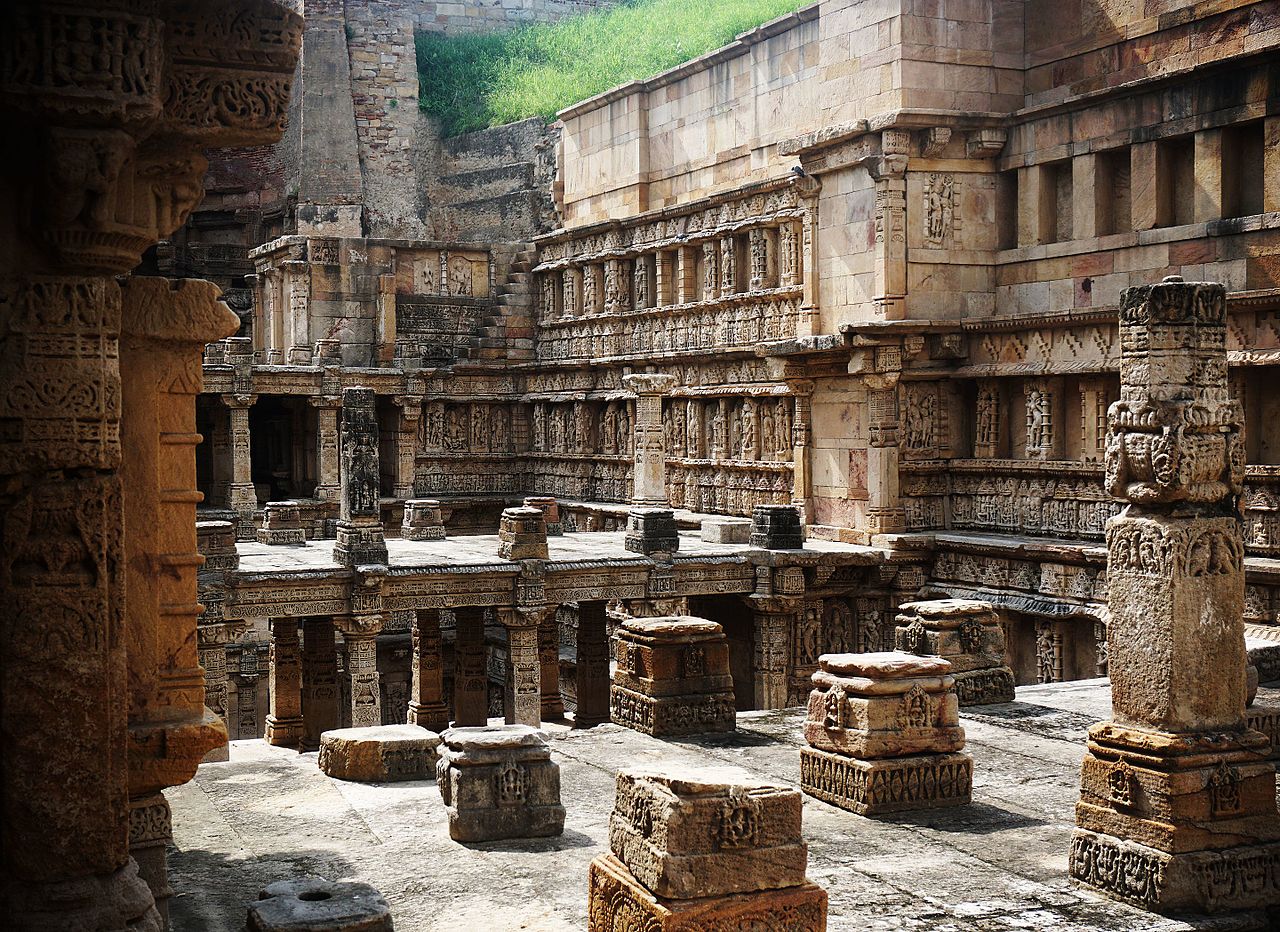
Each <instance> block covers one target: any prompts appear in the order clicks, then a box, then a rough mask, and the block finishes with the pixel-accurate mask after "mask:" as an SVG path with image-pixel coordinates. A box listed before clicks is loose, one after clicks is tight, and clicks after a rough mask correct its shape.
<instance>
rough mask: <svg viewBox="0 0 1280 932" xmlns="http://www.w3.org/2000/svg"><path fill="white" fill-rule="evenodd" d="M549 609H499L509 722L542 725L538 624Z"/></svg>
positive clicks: (509, 723)
mask: <svg viewBox="0 0 1280 932" xmlns="http://www.w3.org/2000/svg"><path fill="white" fill-rule="evenodd" d="M547 611H548V608H545V607H544V608H543V609H541V610H539V611H525V610H521V609H499V610H498V614H499V616H500V617H501V619H502V624H503V627H505V628H506V629H507V657H508V661H507V662H508V664H509V669H508V671H507V675H508V676H510V677H511V683H512V694H513V701H512V707H511V711H510V713H509V714H508V716H507V719H508V720H507V724H508V725H532V726H533V727H534V728H536V727H538V726H539V725H541V724H542V684H541V679H542V677H541V666H540V659H539V657H538V624H539V621H540V620H541V618H542V617H543V616H544V615H545V614H546V612H547Z"/></svg>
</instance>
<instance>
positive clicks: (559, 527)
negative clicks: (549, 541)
mask: <svg viewBox="0 0 1280 932" xmlns="http://www.w3.org/2000/svg"><path fill="white" fill-rule="evenodd" d="M523 504H524V507H525V508H537V509H538V510H539V511H541V512H542V514H543V517H544V518H545V519H546V522H547V536H548V537H560V536H562V535H563V534H564V525H563V524H562V523H561V522H560V505H559V503H557V502H556V499H555V497H554V496H552V495H530V496H528V497H527V498H525V500H524V502H523Z"/></svg>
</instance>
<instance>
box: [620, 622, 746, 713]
mask: <svg viewBox="0 0 1280 932" xmlns="http://www.w3.org/2000/svg"><path fill="white" fill-rule="evenodd" d="M614 657H615V658H616V659H617V661H618V663H617V668H616V670H615V672H614V679H613V686H612V688H611V690H610V705H611V707H612V711H613V720H614V721H615V722H617V723H618V724H620V725H626V726H628V727H630V728H634V729H636V730H637V731H643V732H645V733H646V734H651V735H676V734H699V733H703V732H713V731H732V730H733V729H734V725H735V719H736V710H735V702H734V694H733V677H732V676H731V675H730V673H729V644H728V641H727V640H726V639H725V636H724V631H723V629H721V627H720V625H718V624H717V623H715V622H713V621H707V620H705V619H702V618H692V617H688V616H679V617H664V618H629V619H627V620H626V621H624V622H623V623H622V624H621V625H620V626H619V627H618V632H617V634H616V635H615V638H614Z"/></svg>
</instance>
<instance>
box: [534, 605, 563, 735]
mask: <svg viewBox="0 0 1280 932" xmlns="http://www.w3.org/2000/svg"><path fill="white" fill-rule="evenodd" d="M538 666H539V667H540V669H541V677H540V679H541V684H542V685H541V689H542V717H543V718H544V719H553V718H563V717H564V699H563V698H562V697H561V695H560V627H559V625H558V624H557V622H556V613H555V612H549V613H547V615H546V616H545V617H543V619H542V620H541V621H539V622H538Z"/></svg>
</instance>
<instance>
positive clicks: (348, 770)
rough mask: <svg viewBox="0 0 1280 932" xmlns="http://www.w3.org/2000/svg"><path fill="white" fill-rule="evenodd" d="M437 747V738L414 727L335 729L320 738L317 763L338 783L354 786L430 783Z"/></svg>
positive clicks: (378, 726) (434, 734)
mask: <svg viewBox="0 0 1280 932" xmlns="http://www.w3.org/2000/svg"><path fill="white" fill-rule="evenodd" d="M439 747H440V736H439V735H438V734H436V733H435V732H434V731H427V729H425V728H420V727H418V726H417V725H374V726H372V727H368V728H338V729H335V730H333V731H326V732H325V733H324V734H323V735H321V736H320V756H319V757H318V758H317V760H316V764H317V765H318V766H319V767H320V769H321V770H323V771H324V772H325V773H326V774H328V775H329V776H331V777H333V778H335V779H337V780H351V781H353V782H356V783H395V782H397V781H400V780H429V779H433V778H434V777H435V775H436V763H437V762H438V761H439V759H440V755H439V752H438V750H437V749H438V748H439Z"/></svg>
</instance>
